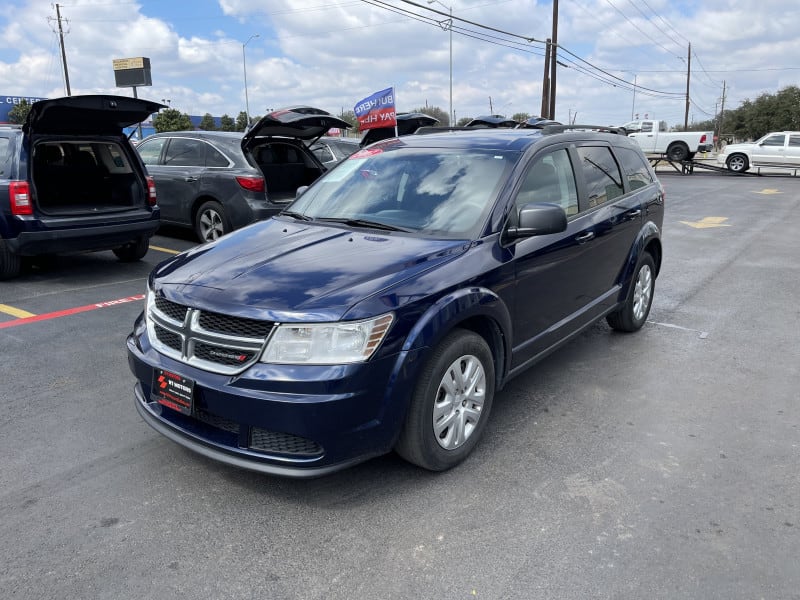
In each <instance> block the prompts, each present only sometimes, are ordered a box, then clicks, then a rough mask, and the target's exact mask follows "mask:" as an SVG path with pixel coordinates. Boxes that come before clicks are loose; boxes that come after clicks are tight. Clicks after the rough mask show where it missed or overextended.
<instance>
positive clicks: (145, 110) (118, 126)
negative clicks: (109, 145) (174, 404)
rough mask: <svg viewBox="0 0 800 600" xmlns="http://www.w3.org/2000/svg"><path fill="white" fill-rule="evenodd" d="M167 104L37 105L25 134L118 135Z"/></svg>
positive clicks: (72, 100)
mask: <svg viewBox="0 0 800 600" xmlns="http://www.w3.org/2000/svg"><path fill="white" fill-rule="evenodd" d="M162 108H166V106H165V105H164V104H159V103H158V102H152V101H150V100H142V99H139V98H129V97H127V96H106V95H94V96H69V97H65V98H53V99H50V100H39V102H34V103H33V105H32V106H31V110H30V112H29V113H28V117H27V119H26V120H25V124H24V125H23V131H25V133H26V134H28V135H31V134H34V133H46V134H54V133H55V134H61V133H70V134H75V135H81V134H89V135H118V134H120V133H121V132H122V129H123V128H124V127H128V126H130V125H133V124H134V123H141V122H142V121H144V120H146V119H147V117H149V116H150V115H151V114H153V113H156V112H158V111H159V110H160V109H162Z"/></svg>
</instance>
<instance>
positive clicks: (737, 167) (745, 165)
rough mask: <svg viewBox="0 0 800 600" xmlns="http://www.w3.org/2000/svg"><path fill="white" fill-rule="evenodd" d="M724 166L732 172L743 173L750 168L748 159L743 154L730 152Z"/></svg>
mask: <svg viewBox="0 0 800 600" xmlns="http://www.w3.org/2000/svg"><path fill="white" fill-rule="evenodd" d="M725 166H726V167H728V169H729V170H730V171H733V172H734V173H744V172H745V171H747V169H749V168H750V161H749V160H748V159H747V156H745V155H744V154H731V155H730V156H729V157H728V160H727V161H725Z"/></svg>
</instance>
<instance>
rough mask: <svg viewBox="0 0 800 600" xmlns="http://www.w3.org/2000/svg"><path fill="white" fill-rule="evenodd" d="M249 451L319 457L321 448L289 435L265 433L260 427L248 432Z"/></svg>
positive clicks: (312, 442) (311, 441)
mask: <svg viewBox="0 0 800 600" xmlns="http://www.w3.org/2000/svg"><path fill="white" fill-rule="evenodd" d="M250 449H251V450H255V451H257V452H269V453H277V454H294V455H298V456H319V455H320V454H322V446H320V445H319V444H317V443H316V442H315V441H313V440H309V439H306V438H302V437H299V436H296V435H292V434H290V433H278V432H275V431H267V430H266V429H261V428H260V427H253V428H252V429H251V430H250Z"/></svg>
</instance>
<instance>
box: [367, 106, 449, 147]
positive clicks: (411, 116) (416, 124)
mask: <svg viewBox="0 0 800 600" xmlns="http://www.w3.org/2000/svg"><path fill="white" fill-rule="evenodd" d="M396 118H397V134H396V135H410V134H412V133H414V132H415V131H416V130H417V129H419V128H420V127H431V126H432V125H436V123H438V122H439V119H436V118H434V117H432V116H430V115H426V114H425V113H398V114H397V115H396ZM394 136H395V131H394V125H392V126H391V127H376V128H375V129H368V130H367V132H366V133H365V134H364V137H363V138H361V142H360V143H361V145H362V146H366V145H367V144H371V143H373V142H377V141H380V140H386V139H389V138H392V137H394Z"/></svg>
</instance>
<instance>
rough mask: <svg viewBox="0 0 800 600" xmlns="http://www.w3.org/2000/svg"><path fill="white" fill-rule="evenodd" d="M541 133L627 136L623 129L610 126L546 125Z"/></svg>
mask: <svg viewBox="0 0 800 600" xmlns="http://www.w3.org/2000/svg"><path fill="white" fill-rule="evenodd" d="M542 131H543V132H544V134H545V135H549V134H553V133H563V132H565V131H595V132H597V133H615V134H618V135H627V132H626V131H625V129H624V128H623V127H612V126H610V125H547V126H545V127H544V129H543V130H542Z"/></svg>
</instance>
